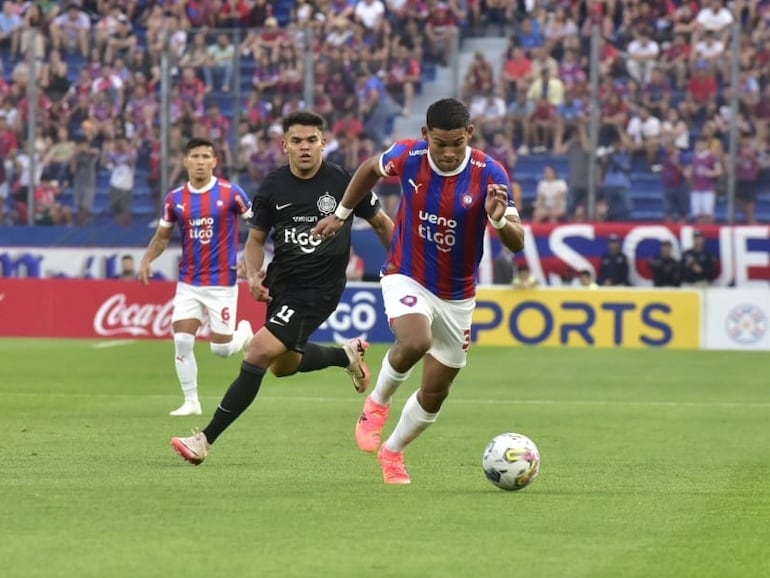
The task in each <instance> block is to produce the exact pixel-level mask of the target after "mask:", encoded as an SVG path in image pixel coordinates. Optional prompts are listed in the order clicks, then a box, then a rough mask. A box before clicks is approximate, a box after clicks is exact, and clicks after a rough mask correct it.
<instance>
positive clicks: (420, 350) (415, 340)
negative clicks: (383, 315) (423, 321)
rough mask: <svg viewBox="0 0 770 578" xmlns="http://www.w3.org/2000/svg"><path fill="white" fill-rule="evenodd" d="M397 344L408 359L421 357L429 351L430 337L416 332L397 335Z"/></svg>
mask: <svg viewBox="0 0 770 578" xmlns="http://www.w3.org/2000/svg"><path fill="white" fill-rule="evenodd" d="M398 344H399V346H400V347H401V349H402V350H403V351H404V353H406V354H407V356H408V357H422V356H423V355H425V354H426V353H428V350H429V349H430V346H431V336H430V335H425V334H420V333H416V332H415V333H409V334H407V335H399V336H398Z"/></svg>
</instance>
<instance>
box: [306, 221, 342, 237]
mask: <svg viewBox="0 0 770 578" xmlns="http://www.w3.org/2000/svg"><path fill="white" fill-rule="evenodd" d="M344 224H345V221H343V220H342V219H340V218H339V217H337V216H336V215H329V216H328V217H324V218H323V219H321V220H320V221H318V224H317V225H316V226H315V227H314V228H313V237H314V238H316V239H329V238H331V237H333V236H334V235H335V234H336V233H337V231H339V230H340V229H341V228H342V225H344Z"/></svg>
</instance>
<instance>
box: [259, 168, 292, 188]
mask: <svg viewBox="0 0 770 578" xmlns="http://www.w3.org/2000/svg"><path fill="white" fill-rule="evenodd" d="M292 182H293V180H292V175H291V172H290V171H289V165H282V166H280V167H277V168H275V169H273V170H272V171H270V172H269V173H267V175H265V178H264V179H262V184H261V185H260V187H259V190H260V191H270V190H273V189H275V188H276V187H277V188H278V189H279V190H280V189H281V188H282V187H283V188H286V187H290V186H291V185H292Z"/></svg>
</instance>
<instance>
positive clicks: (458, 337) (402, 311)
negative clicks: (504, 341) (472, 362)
mask: <svg viewBox="0 0 770 578" xmlns="http://www.w3.org/2000/svg"><path fill="white" fill-rule="evenodd" d="M380 285H381V286H382V299H383V301H384V303H385V315H387V317H388V321H389V322H390V321H392V320H393V319H396V318H398V317H402V316H404V315H410V314H412V313H419V314H420V315H424V316H425V317H427V318H428V321H430V328H431V333H432V336H433V339H432V343H431V348H430V350H429V351H428V353H430V354H431V355H432V356H433V357H434V358H435V359H436V360H437V361H438V362H440V363H441V364H443V365H446V366H447V367H455V368H460V367H465V362H466V360H467V357H468V348H469V347H470V344H471V323H472V320H473V310H474V308H475V307H476V299H475V298H471V299H462V300H457V301H450V300H447V299H441V298H439V297H437V296H436V295H435V294H433V293H431V292H430V291H428V290H427V289H426V288H425V287H423V286H422V285H420V284H419V283H417V281H415V280H414V279H411V278H410V277H407V276H405V275H385V276H384V277H383V278H382V279H380Z"/></svg>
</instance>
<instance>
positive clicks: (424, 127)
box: [422, 125, 428, 140]
mask: <svg viewBox="0 0 770 578" xmlns="http://www.w3.org/2000/svg"><path fill="white" fill-rule="evenodd" d="M422 138H424V139H425V140H428V127H427V126H425V125H422Z"/></svg>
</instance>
